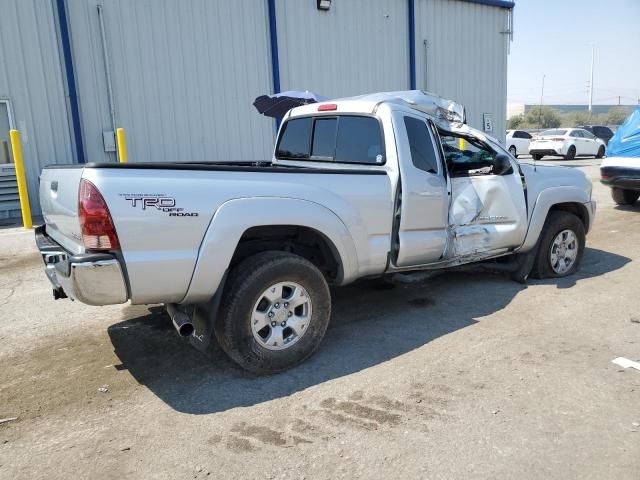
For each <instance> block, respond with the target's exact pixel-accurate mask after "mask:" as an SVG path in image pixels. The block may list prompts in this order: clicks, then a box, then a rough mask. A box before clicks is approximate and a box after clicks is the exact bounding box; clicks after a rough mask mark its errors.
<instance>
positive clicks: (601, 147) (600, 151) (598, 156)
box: [596, 145, 604, 158]
mask: <svg viewBox="0 0 640 480" xmlns="http://www.w3.org/2000/svg"><path fill="white" fill-rule="evenodd" d="M602 157H604V145H600V148H599V149H598V153H597V154H596V158H602Z"/></svg>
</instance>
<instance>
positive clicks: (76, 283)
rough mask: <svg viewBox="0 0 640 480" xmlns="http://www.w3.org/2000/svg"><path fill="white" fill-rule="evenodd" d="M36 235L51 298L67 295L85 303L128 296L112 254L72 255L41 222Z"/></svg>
mask: <svg viewBox="0 0 640 480" xmlns="http://www.w3.org/2000/svg"><path fill="white" fill-rule="evenodd" d="M35 235H36V245H37V246H38V250H40V254H41V255H42V259H43V260H44V265H45V273H46V275H47V278H49V281H50V282H51V284H52V285H53V295H54V298H56V299H58V298H65V297H69V298H71V299H74V300H78V301H80V302H82V303H86V304H87V305H112V304H117V303H125V302H126V301H127V300H128V293H127V284H126V282H125V278H124V274H123V272H122V267H121V266H120V262H119V261H118V259H117V258H116V257H115V255H112V254H110V253H82V254H78V255H71V254H70V253H68V252H67V251H65V250H64V248H62V247H61V246H60V245H59V244H58V243H56V242H55V241H54V240H53V239H52V238H51V237H49V236H48V235H47V233H46V229H45V226H44V225H41V226H39V227H37V228H36V229H35Z"/></svg>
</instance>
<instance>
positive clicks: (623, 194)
mask: <svg viewBox="0 0 640 480" xmlns="http://www.w3.org/2000/svg"><path fill="white" fill-rule="evenodd" d="M611 197H612V198H613V201H614V202H616V203H617V204H618V205H632V204H634V203H635V202H636V200H638V198H640V192H636V191H635V190H625V189H624V188H612V189H611Z"/></svg>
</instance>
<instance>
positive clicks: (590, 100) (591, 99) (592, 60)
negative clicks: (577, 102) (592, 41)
mask: <svg viewBox="0 0 640 480" xmlns="http://www.w3.org/2000/svg"><path fill="white" fill-rule="evenodd" d="M595 56H596V47H595V45H591V81H590V82H589V115H591V108H592V107H593V62H594V60H595Z"/></svg>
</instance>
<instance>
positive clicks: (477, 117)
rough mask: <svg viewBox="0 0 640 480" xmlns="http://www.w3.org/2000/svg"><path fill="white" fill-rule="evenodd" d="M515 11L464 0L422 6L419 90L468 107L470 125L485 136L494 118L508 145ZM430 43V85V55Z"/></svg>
mask: <svg viewBox="0 0 640 480" xmlns="http://www.w3.org/2000/svg"><path fill="white" fill-rule="evenodd" d="M508 14H509V11H508V10H507V9H504V8H497V7H492V6H488V5H479V4H473V3H469V2H463V1H460V0H416V72H417V87H418V88H421V89H427V90H429V91H431V92H434V93H437V94H439V95H441V96H443V97H446V98H451V99H454V100H456V101H457V102H460V103H462V104H463V105H465V107H466V108H467V120H468V123H469V124H470V125H471V126H473V127H475V128H479V129H481V130H482V114H483V113H492V114H493V132H492V133H491V135H492V136H494V137H496V138H498V139H500V140H504V138H505V129H506V119H505V115H506V108H507V106H506V97H507V49H508V42H509V38H508V35H506V34H504V33H502V32H505V31H506V30H507V21H508ZM424 40H427V42H428V53H427V56H428V77H429V78H428V79H426V78H425V51H424V45H423V41H424Z"/></svg>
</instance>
